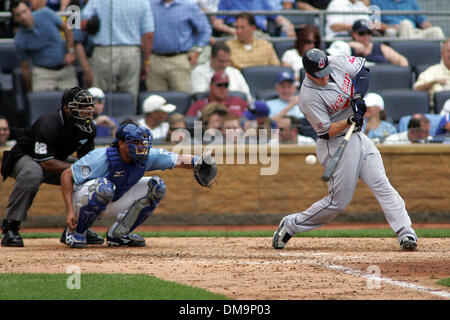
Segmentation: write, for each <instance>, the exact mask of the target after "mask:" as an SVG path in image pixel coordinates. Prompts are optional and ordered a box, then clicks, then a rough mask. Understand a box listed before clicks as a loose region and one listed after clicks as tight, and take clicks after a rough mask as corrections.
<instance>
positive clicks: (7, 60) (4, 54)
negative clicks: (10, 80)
mask: <svg viewBox="0 0 450 320" xmlns="http://www.w3.org/2000/svg"><path fill="white" fill-rule="evenodd" d="M18 67H19V59H17V50H16V45H15V44H14V42H12V43H0V69H1V71H2V72H3V73H12V72H13V70H14V69H15V68H18Z"/></svg>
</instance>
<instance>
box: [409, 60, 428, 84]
mask: <svg viewBox="0 0 450 320" xmlns="http://www.w3.org/2000/svg"><path fill="white" fill-rule="evenodd" d="M432 65H433V64H432V63H424V64H419V65H417V66H414V67H413V72H414V75H415V77H414V82H415V81H417V78H419V75H420V74H421V73H422V72H424V71H425V70H427V69H428V68H429V67H431V66H432Z"/></svg>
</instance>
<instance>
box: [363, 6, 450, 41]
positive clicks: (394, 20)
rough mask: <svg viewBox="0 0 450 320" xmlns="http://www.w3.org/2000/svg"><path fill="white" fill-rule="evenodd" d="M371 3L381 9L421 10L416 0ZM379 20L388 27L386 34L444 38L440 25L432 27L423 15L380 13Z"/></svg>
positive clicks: (402, 36)
mask: <svg viewBox="0 0 450 320" xmlns="http://www.w3.org/2000/svg"><path fill="white" fill-rule="evenodd" d="M371 5H375V6H378V7H379V8H380V10H381V11H383V10H389V11H422V10H421V8H420V6H419V4H418V3H417V1H416V0H401V1H398V0H396V1H393V0H372V1H371ZM381 22H382V23H384V24H386V25H387V26H388V27H389V29H388V30H387V33H386V35H388V36H395V35H397V36H399V37H401V38H416V39H417V38H421V39H442V38H445V36H444V33H443V32H442V29H441V28H440V27H433V25H432V24H431V22H430V21H429V20H428V19H427V17H426V16H425V15H409V14H399V15H381Z"/></svg>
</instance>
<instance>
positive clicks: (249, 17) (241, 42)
mask: <svg viewBox="0 0 450 320" xmlns="http://www.w3.org/2000/svg"><path fill="white" fill-rule="evenodd" d="M255 30H256V24H255V17H254V16H253V14H251V13H241V14H239V15H238V16H237V17H236V36H237V39H232V40H228V41H227V42H226V43H227V45H228V46H229V47H230V49H231V64H232V65H233V66H234V67H236V68H238V69H242V68H245V67H250V66H262V65H275V66H279V65H280V60H279V59H278V56H277V53H276V52H275V49H274V48H273V46H272V44H271V43H270V42H269V41H266V40H263V39H257V38H255V37H254V36H253V34H254V32H255Z"/></svg>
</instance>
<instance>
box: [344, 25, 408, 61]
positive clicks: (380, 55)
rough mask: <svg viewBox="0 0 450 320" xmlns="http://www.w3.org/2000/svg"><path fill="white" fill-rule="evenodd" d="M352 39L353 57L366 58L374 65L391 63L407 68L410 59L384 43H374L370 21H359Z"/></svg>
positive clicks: (353, 30)
mask: <svg viewBox="0 0 450 320" xmlns="http://www.w3.org/2000/svg"><path fill="white" fill-rule="evenodd" d="M351 34H352V39H353V40H354V41H350V43H349V45H350V47H351V48H352V54H351V55H352V56H358V57H364V58H366V61H369V62H373V63H391V64H394V65H397V66H402V67H407V66H408V59H406V58H405V57H404V56H402V55H401V54H400V53H398V52H397V51H395V50H394V49H392V48H391V47H390V46H388V45H387V44H384V43H379V42H377V43H374V42H372V34H373V32H372V27H371V22H370V21H369V20H357V21H355V23H354V24H353V27H352V33H351Z"/></svg>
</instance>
